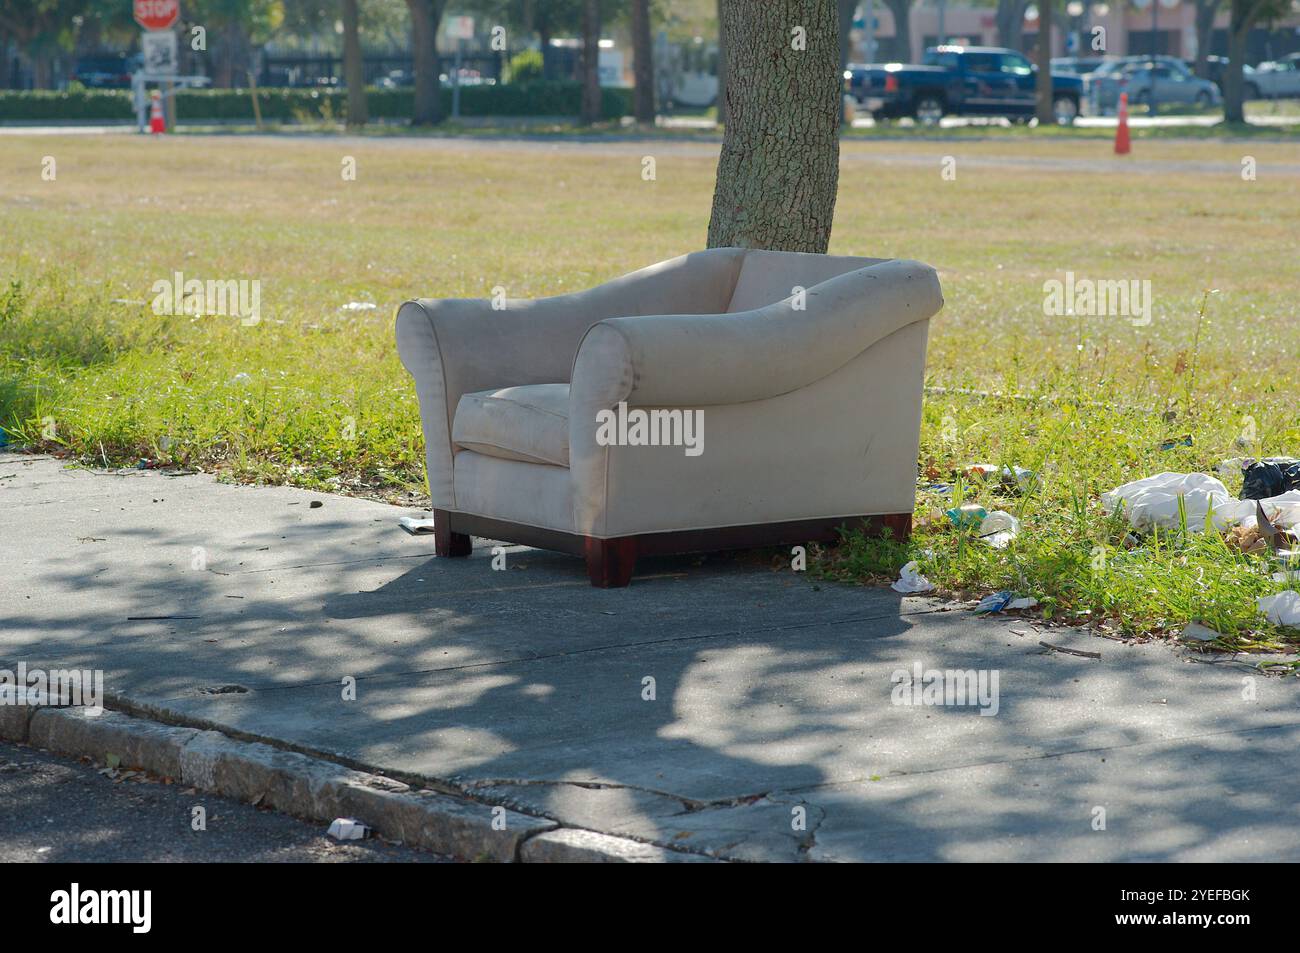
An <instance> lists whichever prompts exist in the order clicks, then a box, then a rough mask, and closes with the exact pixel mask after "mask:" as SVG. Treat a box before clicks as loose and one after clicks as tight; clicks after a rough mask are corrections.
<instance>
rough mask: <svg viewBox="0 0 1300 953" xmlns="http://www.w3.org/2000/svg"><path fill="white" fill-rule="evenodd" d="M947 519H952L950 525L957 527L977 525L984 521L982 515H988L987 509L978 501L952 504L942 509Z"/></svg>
mask: <svg viewBox="0 0 1300 953" xmlns="http://www.w3.org/2000/svg"><path fill="white" fill-rule="evenodd" d="M944 513H946V514H947V516H948V519H950V520H952V525H953V526H956V527H957V528H958V529H962V528H965V527H967V526H979V525H980V524H981V523H983V522H984V517H986V516H988V515H989V511H988V510H986V509H984V507H982V506H980V505H979V504H978V503H966V504H964V505H962V506H954V507H953V508H952V509H950V510H944Z"/></svg>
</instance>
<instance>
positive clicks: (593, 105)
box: [582, 0, 600, 125]
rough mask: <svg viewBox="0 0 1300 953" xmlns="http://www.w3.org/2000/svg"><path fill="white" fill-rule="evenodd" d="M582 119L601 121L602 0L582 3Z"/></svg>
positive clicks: (590, 0) (588, 0) (586, 121)
mask: <svg viewBox="0 0 1300 953" xmlns="http://www.w3.org/2000/svg"><path fill="white" fill-rule="evenodd" d="M582 121H583V122H584V123H587V124H588V125H590V124H591V123H593V122H599V121H600V0H585V2H584V3H583V5H582Z"/></svg>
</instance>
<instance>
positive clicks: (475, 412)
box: [451, 384, 569, 467]
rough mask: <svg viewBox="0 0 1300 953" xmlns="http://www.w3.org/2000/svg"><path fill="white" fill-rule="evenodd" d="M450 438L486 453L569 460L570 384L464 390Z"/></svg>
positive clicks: (542, 460) (507, 457) (560, 463)
mask: <svg viewBox="0 0 1300 953" xmlns="http://www.w3.org/2000/svg"><path fill="white" fill-rule="evenodd" d="M451 439H452V442H453V443H454V444H456V445H458V446H459V447H463V448H464V449H466V450H473V451H475V452H477V453H481V454H484V455H485V456H489V457H497V458H499V459H503V460H518V461H521V462H523V463H549V464H551V465H552V466H557V467H567V466H568V465H569V385H568V384H527V385H523V386H519V387H502V388H499V389H497V390H481V391H475V392H473V393H469V394H465V395H464V396H462V397H461V399H460V402H459V403H458V404H457V405H456V416H455V418H454V419H453V421H452V433H451Z"/></svg>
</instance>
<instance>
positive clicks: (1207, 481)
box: [1101, 473, 1254, 532]
mask: <svg viewBox="0 0 1300 953" xmlns="http://www.w3.org/2000/svg"><path fill="white" fill-rule="evenodd" d="M1180 496H1181V497H1182V498H1183V500H1184V505H1185V508H1186V510H1187V528H1188V529H1189V530H1191V531H1193V532H1198V531H1200V530H1202V529H1204V528H1205V518H1206V516H1207V515H1208V514H1209V512H1210V510H1211V508H1213V509H1214V511H1215V514H1216V515H1215V521H1214V522H1215V525H1216V526H1218V525H1220V523H1219V515H1220V510H1224V509H1227V508H1229V507H1231V506H1232V505H1233V504H1237V505H1238V506H1240V503H1241V501H1240V500H1238V499H1237V498H1236V497H1234V496H1233V495H1232V494H1230V493H1229V492H1228V488H1227V487H1226V486H1224V485H1223V484H1222V483H1221V482H1220V481H1218V480H1216V479H1215V478H1214V477H1212V476H1208V475H1206V474H1204V473H1157V474H1156V475H1155V476H1151V477H1147V478H1145V479H1143V480H1134V481H1133V482H1132V483H1125V484H1124V485H1123V486H1120V487H1116V488H1115V489H1113V490H1111V491H1110V492H1109V493H1103V494H1102V495H1101V505H1102V507H1103V508H1104V509H1105V510H1106V512H1107V513H1113V512H1115V510H1116V509H1117V508H1118V507H1119V505H1120V504H1121V503H1122V504H1123V505H1124V513H1125V515H1126V516H1127V517H1128V521H1129V525H1131V526H1132V527H1133V528H1134V529H1139V530H1147V529H1152V528H1153V527H1159V528H1160V529H1176V528H1177V527H1178V520H1179V517H1178V498H1179V497H1180ZM1251 505H1252V507H1253V505H1254V504H1253V503H1252V504H1251Z"/></svg>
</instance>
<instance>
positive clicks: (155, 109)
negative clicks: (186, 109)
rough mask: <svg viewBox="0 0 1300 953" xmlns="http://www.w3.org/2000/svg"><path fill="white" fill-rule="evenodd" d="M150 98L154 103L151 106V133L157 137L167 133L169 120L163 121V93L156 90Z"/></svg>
mask: <svg viewBox="0 0 1300 953" xmlns="http://www.w3.org/2000/svg"><path fill="white" fill-rule="evenodd" d="M150 98H151V99H152V100H153V101H152V103H151V104H150V106H149V132H150V133H152V134H153V135H155V136H156V135H158V134H159V133H164V132H166V131H167V120H165V119H163V111H162V93H160V92H158V90H156V89H155V90H154V91H153V93H152V94H151V96H150Z"/></svg>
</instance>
